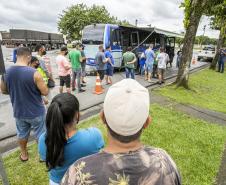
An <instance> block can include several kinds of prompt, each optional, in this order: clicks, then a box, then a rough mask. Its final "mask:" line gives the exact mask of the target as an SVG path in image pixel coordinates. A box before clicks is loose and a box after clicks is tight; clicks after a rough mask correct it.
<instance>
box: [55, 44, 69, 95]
mask: <svg viewBox="0 0 226 185" xmlns="http://www.w3.org/2000/svg"><path fill="white" fill-rule="evenodd" d="M67 54H68V49H67V47H66V46H63V47H62V48H61V49H60V54H59V55H58V56H57V57H56V64H57V66H58V75H59V78H60V88H59V92H60V93H63V87H64V84H65V85H66V90H67V92H68V93H71V75H70V73H71V65H70V63H69V61H68V59H67V58H66V57H65V56H66V55H67Z"/></svg>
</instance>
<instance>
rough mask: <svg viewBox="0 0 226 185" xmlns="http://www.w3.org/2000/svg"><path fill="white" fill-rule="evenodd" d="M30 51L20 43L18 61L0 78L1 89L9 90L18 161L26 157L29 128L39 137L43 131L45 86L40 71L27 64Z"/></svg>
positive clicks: (7, 92) (4, 91) (5, 92)
mask: <svg viewBox="0 0 226 185" xmlns="http://www.w3.org/2000/svg"><path fill="white" fill-rule="evenodd" d="M30 61H31V51H30V49H29V48H26V47H21V48H18V50H17V62H16V64H15V65H14V66H12V67H10V68H8V69H7V71H6V74H5V75H3V78H2V80H1V90H2V92H3V93H4V94H9V96H10V99H11V103H12V106H13V114H14V117H15V121H16V129H17V137H18V143H19V146H20V152H21V153H20V156H19V159H20V160H21V161H23V162H24V161H27V160H28V159H29V155H28V150H27V142H28V138H29V135H30V132H31V130H33V131H34V134H35V138H36V139H37V140H38V139H39V137H40V135H41V134H42V133H43V132H44V131H45V107H44V105H43V101H42V97H41V95H43V96H46V95H48V88H47V86H46V84H45V82H44V80H43V77H42V76H41V74H40V73H39V72H38V71H37V70H36V69H34V68H32V67H29V66H28V64H29V62H30Z"/></svg>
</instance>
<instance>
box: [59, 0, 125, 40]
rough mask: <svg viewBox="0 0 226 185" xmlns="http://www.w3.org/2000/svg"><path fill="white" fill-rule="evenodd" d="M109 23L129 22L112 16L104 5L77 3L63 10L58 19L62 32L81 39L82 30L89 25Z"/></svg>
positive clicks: (72, 37)
mask: <svg viewBox="0 0 226 185" xmlns="http://www.w3.org/2000/svg"><path fill="white" fill-rule="evenodd" d="M98 23H103V24H106V23H109V24H123V25H125V24H129V23H128V22H127V21H125V20H124V21H119V20H117V18H116V17H114V16H111V15H110V13H109V12H108V11H107V9H106V8H105V7H104V6H98V5H93V6H91V7H88V6H86V5H85V4H76V5H73V6H71V7H69V8H67V9H66V10H64V11H63V14H60V17H59V21H58V29H59V31H60V32H61V33H63V34H65V35H67V36H68V37H69V38H71V39H80V38H81V30H83V28H84V27H85V26H87V25H90V24H98Z"/></svg>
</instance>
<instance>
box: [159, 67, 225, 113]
mask: <svg viewBox="0 0 226 185" xmlns="http://www.w3.org/2000/svg"><path fill="white" fill-rule="evenodd" d="M225 84H226V74H225V73H217V72H215V71H212V70H208V69H206V70H203V71H201V72H199V73H197V74H194V75H191V80H190V82H189V86H190V87H191V90H185V89H184V88H177V89H176V86H175V85H172V86H168V87H165V88H161V89H160V90H159V92H160V94H162V95H164V96H167V97H169V98H171V99H173V100H175V101H177V102H179V103H184V104H190V105H195V106H198V107H202V108H206V109H211V110H214V111H218V112H224V113H226V109H225V107H226V99H225V94H226V86H225Z"/></svg>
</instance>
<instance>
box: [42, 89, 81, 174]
mask: <svg viewBox="0 0 226 185" xmlns="http://www.w3.org/2000/svg"><path fill="white" fill-rule="evenodd" d="M78 112H79V102H78V100H77V98H76V97H75V96H73V95H71V94H68V93H63V94H59V95H57V96H55V97H54V98H53V100H52V102H51V105H50V106H49V109H48V111H47V115H46V139H45V143H46V166H47V168H48V170H51V169H52V168H55V167H56V166H62V165H63V162H64V145H65V144H66V143H67V139H66V133H65V125H68V124H73V123H74V121H75V120H74V118H75V114H76V113H78Z"/></svg>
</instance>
